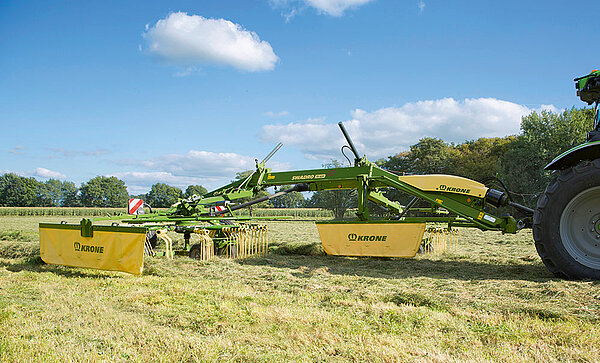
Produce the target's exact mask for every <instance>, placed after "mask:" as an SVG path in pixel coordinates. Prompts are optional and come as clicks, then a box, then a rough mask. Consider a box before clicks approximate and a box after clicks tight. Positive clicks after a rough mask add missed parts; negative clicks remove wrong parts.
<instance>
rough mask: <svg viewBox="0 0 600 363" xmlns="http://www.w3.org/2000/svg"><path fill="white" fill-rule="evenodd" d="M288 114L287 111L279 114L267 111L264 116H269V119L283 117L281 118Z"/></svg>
mask: <svg viewBox="0 0 600 363" xmlns="http://www.w3.org/2000/svg"><path fill="white" fill-rule="evenodd" d="M289 114H290V113H289V112H288V111H279V112H273V111H268V112H265V116H269V117H283V116H288V115H289Z"/></svg>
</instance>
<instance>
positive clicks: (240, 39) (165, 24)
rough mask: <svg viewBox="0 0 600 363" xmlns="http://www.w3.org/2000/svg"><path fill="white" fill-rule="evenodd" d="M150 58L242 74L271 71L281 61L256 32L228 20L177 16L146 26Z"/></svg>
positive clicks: (145, 33) (186, 15) (172, 15)
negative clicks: (224, 67)
mask: <svg viewBox="0 0 600 363" xmlns="http://www.w3.org/2000/svg"><path fill="white" fill-rule="evenodd" d="M143 36H144V38H145V39H146V41H147V42H148V48H147V49H146V50H147V51H148V52H149V53H150V54H152V55H155V56H156V57H158V58H160V59H162V60H165V61H167V62H171V63H175V64H180V65H184V66H194V65H200V64H219V65H229V66H232V67H235V68H237V69H240V70H244V71H250V72H259V71H268V70H272V69H273V68H274V67H275V64H276V63H277V61H278V60H279V58H278V57H277V56H276V55H275V53H274V52H273V48H271V45H270V44H269V43H268V42H266V41H264V40H260V38H259V37H258V35H257V34H256V33H255V32H252V31H248V30H245V29H244V28H243V27H242V26H241V25H239V24H235V23H232V22H231V21H228V20H225V19H207V18H204V17H202V16H199V15H188V14H187V13H183V12H177V13H171V14H169V15H168V16H167V17H166V18H165V19H160V20H159V21H157V22H156V24H155V25H153V26H147V29H146V31H145V32H144V33H143Z"/></svg>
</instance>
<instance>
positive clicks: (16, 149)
mask: <svg viewBox="0 0 600 363" xmlns="http://www.w3.org/2000/svg"><path fill="white" fill-rule="evenodd" d="M25 150H27V148H26V147H25V146H23V145H17V146H15V147H13V148H12V149H10V150H8V152H9V153H11V154H15V155H23V154H24V153H25Z"/></svg>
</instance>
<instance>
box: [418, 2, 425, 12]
mask: <svg viewBox="0 0 600 363" xmlns="http://www.w3.org/2000/svg"><path fill="white" fill-rule="evenodd" d="M417 7H418V8H419V13H422V12H423V11H424V10H425V1H419V2H418V3H417Z"/></svg>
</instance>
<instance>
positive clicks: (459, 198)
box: [204, 158, 522, 233]
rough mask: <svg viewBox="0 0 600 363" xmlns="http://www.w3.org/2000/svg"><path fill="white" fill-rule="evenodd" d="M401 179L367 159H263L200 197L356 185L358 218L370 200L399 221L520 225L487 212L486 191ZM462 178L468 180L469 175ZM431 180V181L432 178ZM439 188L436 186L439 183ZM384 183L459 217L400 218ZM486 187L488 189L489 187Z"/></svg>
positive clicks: (510, 229)
mask: <svg viewBox="0 0 600 363" xmlns="http://www.w3.org/2000/svg"><path fill="white" fill-rule="evenodd" d="M426 177H427V178H431V179H435V178H438V179H440V180H442V178H448V176H440V175H431V176H426ZM401 179H402V177H398V176H397V175H396V174H393V173H391V172H389V171H387V170H384V169H382V168H380V167H378V166H377V165H375V164H373V163H371V162H369V161H368V160H367V159H366V158H362V159H357V160H356V162H355V166H353V167H346V168H333V169H312V170H299V171H284V172H271V169H268V168H265V166H264V163H257V166H256V170H255V172H254V173H253V174H252V175H251V176H250V177H249V178H247V179H246V180H244V181H235V182H233V183H231V184H229V185H226V186H224V187H221V188H219V189H216V190H214V191H212V192H210V193H208V194H207V195H205V196H204V197H205V198H211V199H212V198H214V199H219V198H222V199H223V200H230V199H231V196H232V195H233V194H235V193H240V190H246V191H249V190H252V191H254V192H256V191H259V190H264V189H265V188H267V187H272V186H282V185H292V184H297V183H305V184H307V185H308V190H310V191H321V190H337V189H356V190H357V192H358V211H357V217H358V218H359V220H363V221H370V220H371V218H370V216H369V208H368V203H367V201H368V200H370V201H372V202H374V203H376V204H378V205H381V206H383V207H385V208H387V209H388V210H389V211H390V212H392V213H393V214H400V215H402V217H401V218H400V221H405V222H416V221H447V222H449V223H450V224H452V225H454V226H464V227H476V228H480V229H482V230H497V231H502V232H506V233H515V232H517V231H518V230H519V229H520V227H522V226H520V225H519V226H518V224H517V221H516V220H515V219H514V218H513V217H511V216H504V217H496V216H493V215H490V214H489V213H487V212H485V211H484V206H485V204H486V196H487V193H483V194H480V195H472V194H469V191H468V190H464V189H463V190H461V189H459V188H449V189H448V190H452V191H441V190H431V189H428V190H424V189H422V188H419V187H418V186H415V185H413V184H410V183H407V182H405V181H403V180H401ZM461 179H462V178H461ZM464 180H466V181H469V180H468V179H464ZM433 181H434V182H435V180H433ZM469 182H472V183H476V182H474V181H469ZM476 184H478V183H476ZM442 186H443V185H440V187H442ZM386 187H392V188H395V189H398V190H400V191H402V192H405V193H408V194H410V195H413V196H415V197H417V198H420V199H422V200H425V201H428V202H430V203H431V205H432V206H435V207H439V208H443V209H445V210H447V211H448V212H451V213H454V214H456V215H457V216H458V217H404V216H403V215H404V212H405V209H406V207H404V206H402V205H400V204H399V203H397V202H394V201H391V200H389V199H387V198H386V197H384V196H383V195H382V194H381V193H380V192H379V188H386ZM457 189H458V190H457ZM485 190H486V191H487V188H485ZM496 192H497V191H496ZM498 193H499V192H498ZM214 199H213V200H214Z"/></svg>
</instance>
